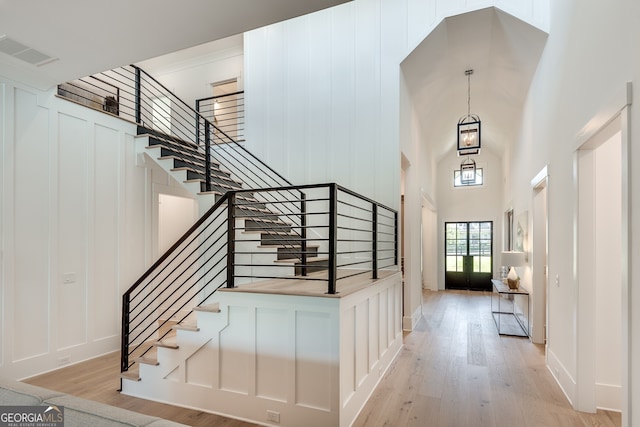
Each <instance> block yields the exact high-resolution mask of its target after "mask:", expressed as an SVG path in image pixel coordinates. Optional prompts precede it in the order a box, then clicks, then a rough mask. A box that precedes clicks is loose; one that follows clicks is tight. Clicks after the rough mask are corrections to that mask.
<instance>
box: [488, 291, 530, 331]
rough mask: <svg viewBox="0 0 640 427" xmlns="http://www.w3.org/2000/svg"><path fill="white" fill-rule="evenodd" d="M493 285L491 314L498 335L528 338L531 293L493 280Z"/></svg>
mask: <svg viewBox="0 0 640 427" xmlns="http://www.w3.org/2000/svg"><path fill="white" fill-rule="evenodd" d="M491 283H493V292H492V293H491V314H492V316H493V321H494V322H495V323H496V328H498V334H500V335H508V336H514V337H528V336H529V292H527V291H525V290H524V289H521V288H519V289H510V288H509V286H507V285H506V284H505V283H503V282H502V280H496V279H492V280H491ZM525 313H526V315H525Z"/></svg>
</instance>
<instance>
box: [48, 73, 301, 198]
mask: <svg viewBox="0 0 640 427" xmlns="http://www.w3.org/2000/svg"><path fill="white" fill-rule="evenodd" d="M58 95H59V96H61V97H64V98H67V99H70V100H72V101H75V102H78V103H81V104H83V105H86V106H88V107H91V108H94V109H97V110H101V111H105V112H109V113H111V114H114V115H116V116H118V117H121V118H123V119H125V120H129V121H131V122H134V123H137V124H138V125H140V126H141V127H143V128H146V129H148V130H149V131H150V132H152V133H153V134H154V135H156V136H163V137H164V138H166V139H167V140H169V141H171V142H173V143H176V144H182V145H184V146H185V147H187V148H188V149H189V150H192V149H194V148H195V149H196V150H197V151H198V152H200V153H201V155H202V156H205V153H209V156H211V158H210V160H212V162H207V165H205V176H210V175H211V174H212V169H211V168H212V165H213V164H214V163H217V164H219V165H220V166H221V167H222V168H224V169H226V170H227V171H229V172H230V173H231V174H233V175H234V176H235V177H236V178H237V179H238V180H240V181H241V182H242V183H243V184H244V186H245V187H247V188H268V187H274V186H289V185H292V184H291V183H290V182H289V181H288V180H287V179H285V178H284V177H283V176H282V175H280V174H279V173H277V172H276V171H274V170H273V169H272V168H271V167H269V166H268V165H266V164H265V163H264V162H263V161H261V160H260V159H259V158H257V157H256V156H254V155H253V154H251V153H250V152H249V151H248V150H247V149H246V148H244V147H243V146H242V145H240V144H239V143H238V141H237V140H236V139H234V136H237V135H236V133H234V132H235V131H233V132H230V133H227V132H226V131H225V129H227V130H229V129H230V128H231V126H227V127H221V126H218V125H216V124H215V122H212V121H211V120H209V119H208V118H207V116H206V113H205V114H202V113H199V112H198V111H196V110H195V109H194V108H193V107H191V106H189V105H188V104H186V103H185V102H184V101H183V100H182V99H180V98H179V97H178V96H176V95H175V94H173V93H172V92H171V91H170V90H169V89H167V88H166V87H165V86H164V85H163V84H162V83H160V82H159V81H157V80H156V79H154V78H153V77H152V76H150V75H149V74H148V73H147V72H145V71H144V70H142V69H141V68H139V67H137V66H135V65H129V66H125V67H121V68H117V69H113V70H109V71H105V72H102V73H99V74H95V75H93V76H89V77H85V78H82V79H78V80H75V81H72V82H68V83H64V84H61V85H59V86H58ZM238 104H239V102H238ZM243 105H244V104H243V103H242V110H244V106H243ZM238 108H239V107H238ZM207 158H209V157H207ZM206 185H207V187H206V190H207V191H212V185H211V183H210V182H207V184H206Z"/></svg>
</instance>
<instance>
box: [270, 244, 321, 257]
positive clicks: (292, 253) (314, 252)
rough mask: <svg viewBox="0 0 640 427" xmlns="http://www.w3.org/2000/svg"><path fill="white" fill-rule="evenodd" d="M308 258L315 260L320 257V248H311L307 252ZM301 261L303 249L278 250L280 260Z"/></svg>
mask: <svg viewBox="0 0 640 427" xmlns="http://www.w3.org/2000/svg"><path fill="white" fill-rule="evenodd" d="M306 253H307V257H308V258H315V257H317V256H318V248H317V247H311V248H309V247H308V248H307V250H306ZM292 258H296V259H301V258H302V249H301V248H290V247H288V248H278V259H279V260H281V259H292Z"/></svg>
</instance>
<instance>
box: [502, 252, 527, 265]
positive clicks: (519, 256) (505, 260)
mask: <svg viewBox="0 0 640 427" xmlns="http://www.w3.org/2000/svg"><path fill="white" fill-rule="evenodd" d="M501 260H502V263H501V264H502V265H504V266H507V267H514V266H518V265H523V264H524V252H516V251H504V252H502V256H501Z"/></svg>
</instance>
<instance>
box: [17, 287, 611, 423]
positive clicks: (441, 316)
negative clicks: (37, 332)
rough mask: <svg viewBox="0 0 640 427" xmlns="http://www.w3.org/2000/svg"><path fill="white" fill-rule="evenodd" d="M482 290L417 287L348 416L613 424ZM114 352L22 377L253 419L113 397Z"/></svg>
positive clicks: (174, 414)
mask: <svg viewBox="0 0 640 427" xmlns="http://www.w3.org/2000/svg"><path fill="white" fill-rule="evenodd" d="M490 311H491V309H490V299H489V294H488V293H480V292H454V291H447V292H429V291H425V292H424V304H423V314H424V319H423V320H421V321H420V323H419V324H418V325H417V328H416V330H414V331H412V332H411V333H408V334H406V335H405V340H404V341H405V345H404V348H403V349H402V351H401V352H400V354H399V356H398V358H397V359H396V361H395V362H394V363H393V365H392V366H391V367H390V369H389V371H388V372H387V374H386V376H385V377H384V379H383V380H382V382H381V383H380V385H379V386H378V388H377V389H376V391H375V392H374V394H373V396H372V397H371V399H370V400H369V402H368V403H367V405H366V406H365V408H364V409H363V411H362V413H361V414H360V416H359V417H358V419H357V420H356V422H355V424H354V427H363V426H366V427H376V426H420V427H427V426H429V427H430V426H434V427H436V426H455V427H458V426H464V427H467V426H469V427H480V426H505V427H506V426H509V427H512V426H518V427H520V426H544V427H552V426H620V424H621V420H620V415H619V414H617V413H613V412H604V411H602V412H598V413H597V414H585V413H581V412H576V411H574V410H573V409H571V406H570V405H569V403H568V401H567V399H566V398H565V396H564V395H563V394H562V392H561V391H560V388H559V387H558V386H557V384H556V383H555V381H554V380H553V378H552V377H551V374H550V373H549V372H548V370H547V369H546V367H545V365H544V348H543V347H542V346H538V345H534V344H532V343H531V342H530V341H529V340H527V339H523V338H510V337H500V336H498V334H497V333H496V328H495V325H494V323H493V319H492V317H491V313H490ZM118 366H119V354H118V353H112V354H110V355H106V356H103V357H99V358H96V359H93V360H91V361H88V362H84V363H80V364H78V365H74V366H70V367H67V368H64V369H60V370H57V371H55V372H51V373H48V374H44V375H41V376H38V377H34V378H31V379H29V380H28V381H26V382H28V383H30V384H36V385H40V386H43V387H47V388H50V389H54V390H59V391H62V392H66V393H70V394H73V395H77V396H80V397H84V398H86V399H91V400H95V401H99V402H103V403H107V404H110V405H114V406H119V407H121V408H125V409H129V410H133V411H136V412H141V413H145V414H149V415H153V416H158V417H162V418H166V419H170V420H173V421H177V422H180V423H183V424H187V425H192V426H203V427H204V426H207V427H217V426H220V427H245V426H251V425H252V424H249V423H245V422H241V421H237V420H231V419H228V418H224V417H219V416H216V415H212V414H207V413H203V412H200V411H194V410H189V409H183V408H178V407H174V406H171V405H165V404H160V403H155V402H150V401H147V400H144V399H138V398H132V397H129V396H124V395H121V394H120V393H118V392H117V391H116V390H117V388H118V386H119V379H118Z"/></svg>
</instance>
